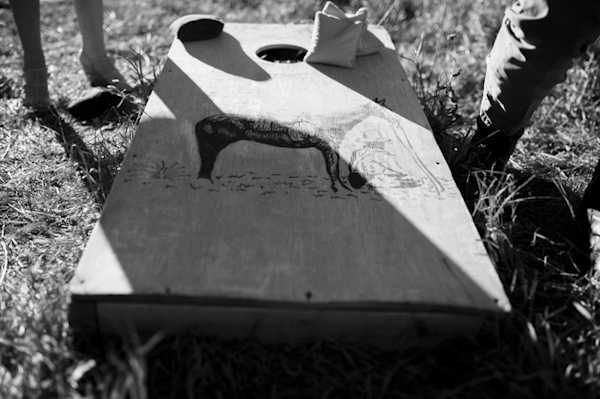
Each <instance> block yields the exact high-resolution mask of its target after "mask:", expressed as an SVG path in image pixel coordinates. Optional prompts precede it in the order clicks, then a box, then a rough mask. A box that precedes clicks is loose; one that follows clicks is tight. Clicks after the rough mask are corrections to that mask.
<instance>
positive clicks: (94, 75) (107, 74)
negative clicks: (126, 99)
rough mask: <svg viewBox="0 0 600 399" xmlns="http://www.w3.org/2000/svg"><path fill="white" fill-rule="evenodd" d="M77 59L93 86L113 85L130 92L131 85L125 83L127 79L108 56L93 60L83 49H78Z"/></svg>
mask: <svg viewBox="0 0 600 399" xmlns="http://www.w3.org/2000/svg"><path fill="white" fill-rule="evenodd" d="M79 61H81V66H82V67H83V71H84V72H85V75H86V76H87V78H88V80H89V81H90V84H91V85H92V86H94V87H110V86H113V87H115V88H116V89H117V90H119V91H122V92H125V93H130V92H131V91H132V88H131V86H129V84H127V80H126V79H125V77H123V75H121V73H120V72H119V71H118V70H117V68H115V66H114V64H113V63H112V61H111V60H109V59H108V57H101V58H98V59H95V60H92V59H90V58H89V57H88V56H87V54H86V53H84V52H83V50H80V51H79Z"/></svg>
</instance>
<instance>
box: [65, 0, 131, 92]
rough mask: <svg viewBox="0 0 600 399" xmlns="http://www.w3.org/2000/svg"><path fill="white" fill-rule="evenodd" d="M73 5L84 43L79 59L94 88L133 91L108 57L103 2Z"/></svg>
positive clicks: (85, 1)
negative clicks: (114, 88)
mask: <svg viewBox="0 0 600 399" xmlns="http://www.w3.org/2000/svg"><path fill="white" fill-rule="evenodd" d="M73 4H74V5H75V13H76V14H77V21H78V23H79V30H80V31H81V40H82V43H83V44H82V49H81V53H80V54H79V59H80V61H81V65H82V66H83V70H84V71H85V73H86V75H87V77H88V80H89V81H90V83H91V84H92V86H114V87H116V88H117V89H118V90H122V91H126V92H128V91H131V86H129V85H128V84H127V81H126V80H125V78H124V77H123V75H121V73H120V72H119V71H118V70H117V69H116V68H115V66H114V65H113V63H112V62H111V61H110V60H109V59H108V57H107V55H106V47H105V45H104V29H103V26H102V23H103V20H104V18H103V11H104V7H103V4H102V0H73Z"/></svg>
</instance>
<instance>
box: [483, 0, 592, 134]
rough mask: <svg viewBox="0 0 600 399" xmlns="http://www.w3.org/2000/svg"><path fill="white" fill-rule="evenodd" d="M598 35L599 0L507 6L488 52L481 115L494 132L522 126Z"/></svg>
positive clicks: (524, 0)
mask: <svg viewBox="0 0 600 399" xmlns="http://www.w3.org/2000/svg"><path fill="white" fill-rule="evenodd" d="M599 35H600V0H521V1H518V2H517V3H515V4H513V6H511V7H509V8H508V9H507V10H506V13H505V17H504V20H503V24H502V27H501V28H500V31H499V32H498V36H497V37H496V41H495V43H494V46H493V48H492V51H491V53H490V55H489V56H488V57H487V60H486V62H487V70H486V78H485V83H484V94H483V99H482V102H481V112H480V117H481V119H482V121H483V122H484V123H485V124H486V125H487V126H488V127H492V128H493V129H494V130H496V129H501V130H502V131H504V132H506V133H509V132H511V131H513V132H514V131H516V130H518V129H519V128H521V127H523V126H524V125H525V124H526V123H527V122H528V121H529V119H531V116H532V114H533V112H534V111H535V110H536V109H537V107H538V106H539V104H540V102H541V101H542V100H543V99H544V98H545V97H546V96H547V95H548V93H549V92H550V90H551V89H552V88H553V87H554V86H555V85H556V84H558V83H561V82H563V81H564V80H565V76H566V72H567V70H568V69H569V68H571V66H572V65H573V59H574V58H576V57H580V56H582V55H584V54H585V53H586V51H587V49H588V47H589V45H591V44H592V43H593V42H594V41H595V40H596V38H597V37H598V36H599Z"/></svg>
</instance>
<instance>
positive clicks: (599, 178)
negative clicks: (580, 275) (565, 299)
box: [578, 162, 600, 279]
mask: <svg viewBox="0 0 600 399" xmlns="http://www.w3.org/2000/svg"><path fill="white" fill-rule="evenodd" d="M579 209H580V210H579V214H578V223H579V224H580V226H581V229H582V230H583V231H586V232H587V234H588V239H589V245H590V246H589V250H590V252H589V253H590V261H591V262H590V263H591V265H590V266H591V267H592V269H593V270H594V275H595V276H596V278H598V279H600V162H598V165H597V166H596V170H595V171H594V174H593V176H592V180H590V182H589V183H588V185H587V188H586V189H585V193H584V194H583V198H582V200H581V204H580V207H579Z"/></svg>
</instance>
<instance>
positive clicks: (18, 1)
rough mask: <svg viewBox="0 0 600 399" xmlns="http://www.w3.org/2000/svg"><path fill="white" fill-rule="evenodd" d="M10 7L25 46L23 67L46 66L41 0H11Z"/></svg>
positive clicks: (22, 43) (40, 67) (39, 67)
mask: <svg viewBox="0 0 600 399" xmlns="http://www.w3.org/2000/svg"><path fill="white" fill-rule="evenodd" d="M10 7H11V9H12V13H13V16H14V18H15V24H16V25H17V31H18V32H19V38H20V39H21V45H22V46H23V68H24V69H42V68H46V59H45V58H44V50H43V49H42V36H41V32H40V1H39V0H10Z"/></svg>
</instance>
